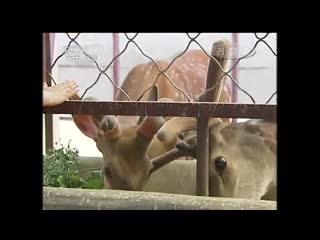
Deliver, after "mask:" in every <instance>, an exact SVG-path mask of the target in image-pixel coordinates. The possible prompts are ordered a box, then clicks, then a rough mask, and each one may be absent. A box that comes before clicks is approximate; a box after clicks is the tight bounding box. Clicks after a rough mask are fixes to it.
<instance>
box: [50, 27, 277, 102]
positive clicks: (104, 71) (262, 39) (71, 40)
mask: <svg viewBox="0 0 320 240" xmlns="http://www.w3.org/2000/svg"><path fill="white" fill-rule="evenodd" d="M253 34H254V36H255V38H256V39H257V41H256V42H255V44H254V46H253V47H252V49H251V50H250V51H249V52H248V53H246V54H244V55H243V56H241V57H239V58H238V59H237V60H236V61H235V62H234V64H233V65H232V66H231V67H230V68H229V70H226V69H224V68H223V67H222V66H221V64H220V63H219V62H218V60H217V58H216V57H215V56H212V55H211V54H209V53H208V52H207V51H206V50H205V49H204V47H203V46H202V45H201V44H200V43H199V41H198V40H197V39H198V38H199V36H200V35H201V33H197V34H196V35H195V36H193V37H192V36H191V35H190V34H189V33H186V37H187V38H188V40H189V41H188V43H187V45H186V47H185V48H184V50H183V51H182V52H181V53H180V54H178V55H177V56H175V57H174V58H173V59H172V60H171V62H170V63H169V64H168V66H167V67H165V68H164V69H161V68H160V66H159V65H158V63H157V61H156V60H155V59H154V58H152V57H151V56H149V55H147V54H146V53H145V52H144V51H143V50H142V47H141V46H139V44H138V43H137V42H136V41H135V39H136V37H137V36H138V35H139V33H136V34H134V35H133V36H132V37H129V35H128V34H127V33H124V36H125V37H126V39H127V42H126V44H125V47H124V48H123V49H122V51H120V53H119V54H118V55H117V56H115V57H113V59H112V60H111V61H110V62H109V63H108V64H107V66H106V67H105V68H104V69H102V68H101V67H100V65H99V63H98V62H97V61H96V60H95V59H94V58H93V57H92V56H90V54H88V53H87V51H86V50H85V49H84V48H83V47H82V46H81V45H80V44H79V43H78V42H77V39H78V38H79V36H80V33H77V34H76V35H75V36H74V37H71V36H70V34H69V33H66V36H67V37H68V39H69V43H68V45H67V47H66V48H65V50H64V51H63V52H62V53H61V54H60V55H59V56H58V57H57V58H56V59H55V60H54V61H53V63H52V65H51V68H50V69H49V72H48V74H49V76H50V78H51V79H52V80H53V82H54V84H56V81H55V80H54V78H53V76H52V75H51V74H50V72H51V70H52V69H53V68H54V66H55V65H56V64H57V62H58V60H59V59H61V58H62V57H63V56H64V55H65V54H66V53H67V52H68V50H69V49H70V47H71V45H72V44H74V45H76V46H77V47H78V48H79V49H80V51H81V52H82V53H83V54H84V55H85V56H86V57H88V58H89V59H90V60H91V61H92V62H93V63H94V64H95V66H96V68H97V69H98V71H99V74H98V76H97V77H96V80H95V81H94V82H93V83H92V84H91V85H90V86H88V87H87V88H86V89H85V91H84V92H83V94H82V95H81V97H80V99H81V100H83V98H84V97H85V96H86V93H87V92H88V91H89V90H90V89H91V88H92V87H94V86H95V85H96V84H97V83H98V81H100V79H101V76H102V75H105V76H106V77H107V78H108V80H109V81H110V82H111V84H112V85H113V86H114V87H115V88H116V89H117V90H118V91H120V92H121V94H123V95H124V96H125V98H126V99H127V100H128V101H139V100H141V98H142V97H143V96H144V94H145V93H146V92H147V91H148V90H150V89H151V88H152V87H153V86H154V85H156V84H157V82H158V80H159V77H160V76H161V75H163V76H165V78H166V79H167V80H168V81H169V82H170V84H171V85H172V86H173V87H174V88H175V89H177V90H178V91H179V92H181V93H182V94H183V95H184V96H185V97H186V99H187V101H188V102H191V97H190V96H189V95H188V94H187V93H186V92H185V91H184V90H183V89H181V88H180V87H178V86H177V85H176V84H175V83H174V81H173V79H172V78H171V77H170V76H168V74H167V73H166V71H168V69H169V68H170V67H171V66H172V64H173V63H174V62H175V61H176V60H177V59H178V58H179V57H181V56H182V55H184V54H185V53H186V52H187V51H188V50H190V45H191V44H192V43H195V44H196V45H197V46H198V47H199V48H200V49H201V50H202V51H203V52H204V53H205V54H206V55H207V56H208V57H209V58H211V59H212V60H214V61H215V63H216V64H217V65H218V66H219V68H220V69H221V72H222V74H221V78H220V81H224V79H225V78H224V77H225V76H226V77H228V78H229V79H231V81H232V84H234V85H235V86H236V87H237V89H238V90H239V91H241V92H243V93H244V94H245V95H247V96H248V97H249V98H250V99H251V101H252V103H253V104H255V103H256V100H255V99H254V97H253V96H252V94H250V93H249V92H248V91H246V90H245V89H243V88H241V87H240V85H239V83H238V81H237V79H235V78H234V77H233V76H232V75H231V73H232V71H233V70H234V68H235V67H236V66H237V65H238V64H239V62H240V61H242V60H243V59H246V58H250V57H253V56H254V55H255V50H256V48H257V47H258V45H259V44H265V45H266V46H267V47H268V48H269V50H270V52H271V53H272V54H273V55H274V56H275V57H277V53H276V52H275V51H274V50H273V49H272V47H271V46H270V45H269V44H268V43H267V42H266V41H265V39H266V38H267V37H268V35H269V33H266V34H265V35H264V36H262V37H259V36H258V34H257V33H253ZM129 44H133V45H134V46H135V47H136V48H137V49H138V50H139V52H140V53H141V54H142V55H143V56H144V57H146V58H147V59H149V60H150V61H151V62H153V63H154V64H155V66H156V67H157V70H158V72H159V73H158V74H157V76H156V78H155V79H154V82H153V84H152V85H151V86H150V87H148V88H146V89H145V90H144V91H143V93H142V94H141V95H140V96H139V97H138V99H131V98H130V97H129V95H128V94H127V93H126V92H125V91H124V90H123V89H121V87H120V86H118V85H117V84H116V83H115V82H114V80H113V79H112V77H110V76H109V75H108V74H107V71H108V70H109V68H110V67H111V66H112V64H113V63H114V62H115V60H116V59H117V58H120V57H121V55H123V53H125V51H126V50H127V49H128V46H129ZM215 87H216V86H215V85H214V86H212V87H211V88H209V89H207V90H206V91H210V90H212V89H213V88H215ZM276 94H277V92H276V91H275V92H273V93H272V94H271V96H270V97H269V98H268V100H267V101H266V102H265V104H269V103H270V101H271V100H272V99H273V97H274V96H275V95H276Z"/></svg>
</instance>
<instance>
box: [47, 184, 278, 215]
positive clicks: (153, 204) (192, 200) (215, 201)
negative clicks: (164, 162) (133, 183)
mask: <svg viewBox="0 0 320 240" xmlns="http://www.w3.org/2000/svg"><path fill="white" fill-rule="evenodd" d="M43 209H44V210H276V202H274V201H257V200H249V199H235V198H215V197H202V196H191V195H182V194H168V193H156V192H135V191H121V190H110V189H103V190H88V189H71V188H70V189H66V188H51V187H44V188H43Z"/></svg>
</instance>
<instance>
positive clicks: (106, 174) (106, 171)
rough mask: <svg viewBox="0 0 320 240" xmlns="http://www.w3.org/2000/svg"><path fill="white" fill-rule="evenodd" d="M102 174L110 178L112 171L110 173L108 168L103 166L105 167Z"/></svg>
mask: <svg viewBox="0 0 320 240" xmlns="http://www.w3.org/2000/svg"><path fill="white" fill-rule="evenodd" d="M104 175H105V176H106V177H107V178H112V173H111V170H110V168H105V169H104Z"/></svg>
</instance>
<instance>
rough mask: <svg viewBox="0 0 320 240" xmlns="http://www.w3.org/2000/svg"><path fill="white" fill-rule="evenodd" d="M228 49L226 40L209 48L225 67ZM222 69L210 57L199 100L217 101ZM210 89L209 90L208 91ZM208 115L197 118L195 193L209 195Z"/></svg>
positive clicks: (220, 89) (221, 86)
mask: <svg viewBox="0 0 320 240" xmlns="http://www.w3.org/2000/svg"><path fill="white" fill-rule="evenodd" d="M229 51H230V44H229V42H228V41H226V40H222V41H216V42H215V43H214V44H213V46H212V50H211V56H213V57H215V58H216V60H217V61H218V62H219V64H220V65H221V66H222V68H223V69H225V67H226V64H227V61H228V56H229ZM221 76H222V71H221V68H220V66H219V65H218V64H217V63H216V61H214V60H213V59H211V58H210V60H209V66H208V72H207V79H206V91H205V93H204V94H203V95H202V96H200V97H199V101H200V102H218V101H219V99H220V94H221V91H222V88H223V79H222V78H221ZM209 89H212V90H211V91H208V90H209ZM208 123H209V116H203V115H201V116H198V118H197V146H198V147H197V195H200V196H208V195H209V126H208Z"/></svg>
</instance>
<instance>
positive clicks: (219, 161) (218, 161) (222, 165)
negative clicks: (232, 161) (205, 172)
mask: <svg viewBox="0 0 320 240" xmlns="http://www.w3.org/2000/svg"><path fill="white" fill-rule="evenodd" d="M214 164H215V165H216V168H218V169H219V170H223V169H224V168H225V167H226V165H227V160H226V159H225V158H224V157H221V156H220V157H217V158H216V160H215V162H214Z"/></svg>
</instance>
